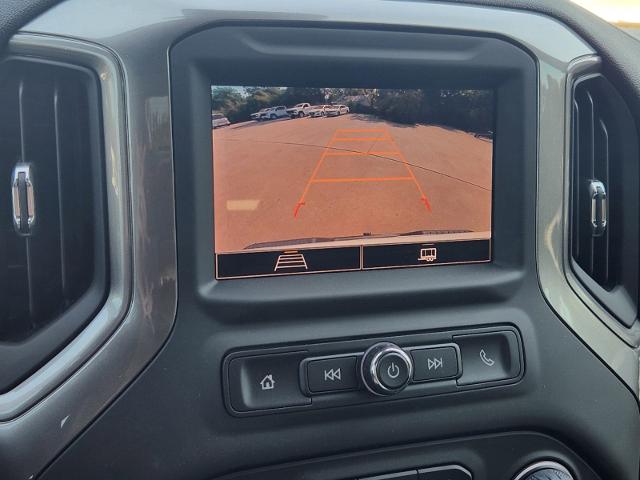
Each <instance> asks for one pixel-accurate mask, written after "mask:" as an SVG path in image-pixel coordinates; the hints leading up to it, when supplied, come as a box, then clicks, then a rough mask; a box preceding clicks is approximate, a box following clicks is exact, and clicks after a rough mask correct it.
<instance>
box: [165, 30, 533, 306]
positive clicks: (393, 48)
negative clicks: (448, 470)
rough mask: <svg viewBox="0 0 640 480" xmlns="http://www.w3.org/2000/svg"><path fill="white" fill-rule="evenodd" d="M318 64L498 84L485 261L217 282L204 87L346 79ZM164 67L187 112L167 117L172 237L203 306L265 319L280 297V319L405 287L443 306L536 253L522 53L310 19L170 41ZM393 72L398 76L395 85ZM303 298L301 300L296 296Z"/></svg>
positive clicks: (389, 78)
mask: <svg viewBox="0 0 640 480" xmlns="http://www.w3.org/2000/svg"><path fill="white" fill-rule="evenodd" d="M292 38H295V39H296V42H295V43H294V44H292V42H291V39H292ZM380 45H384V48H378V47H380ZM301 65H303V66H304V68H302V67H301ZM319 65H323V69H324V70H325V71H332V70H333V71H341V72H343V73H350V74H351V75H354V78H362V77H363V76H369V77H371V76H374V77H375V78H376V79H377V80H378V81H377V82H376V83H377V84H378V85H379V86H380V88H384V87H389V88H392V87H400V86H402V87H404V88H412V87H413V88H420V87H424V86H425V85H428V86H434V87H438V86H440V87H442V88H445V87H446V88H477V89H487V88H488V89H493V90H495V92H496V95H495V100H496V109H495V122H496V128H495V131H496V132H498V134H497V135H496V138H495V142H494V162H493V185H494V188H493V200H492V245H493V249H492V251H493V254H492V261H491V262H490V263H482V264H469V265H456V266H441V267H439V268H401V269H389V270H377V271H356V272H340V273H326V274H322V275H299V276H296V275H294V276H290V275H286V276H281V277H268V278H256V279H239V280H234V281H233V282H228V281H224V280H222V281H218V280H216V279H215V275H214V254H213V249H212V245H214V243H213V242H214V227H213V202H212V199H213V192H212V182H211V180H212V178H213V171H212V162H211V161H210V159H211V158H212V144H211V129H210V127H209V125H210V115H211V110H210V86H211V85H212V84H214V83H215V84H280V85H281V84H289V85H292V86H297V85H309V84H310V82H309V78H315V79H316V84H317V85H327V84H329V85H331V83H334V84H339V85H341V86H349V82H348V81H346V80H347V76H346V75H341V76H340V78H339V79H337V80H335V79H334V82H330V81H328V80H329V78H328V77H325V78H323V77H322V76H321V75H318V66H319ZM171 72H172V74H171V82H172V109H173V110H172V112H173V113H172V114H173V115H174V116H175V117H174V118H181V119H186V121H181V122H173V129H174V131H173V134H174V158H175V165H176V192H177V200H176V204H177V212H178V217H177V224H178V235H179V239H178V240H179V246H180V245H182V246H183V247H184V250H182V249H181V250H180V251H179V258H181V259H182V260H181V261H182V262H183V263H182V265H184V266H185V267H186V270H183V275H182V278H181V280H180V284H181V286H183V287H185V288H187V289H188V290H187V291H192V292H197V296H198V298H199V300H200V303H201V304H202V305H203V306H205V308H210V307H211V308H213V307H214V306H215V305H217V306H221V305H225V306H226V307H228V308H229V309H230V310H229V315H230V317H229V318H235V316H234V314H231V312H235V311H236V308H240V305H242V310H243V312H244V313H245V314H249V315H251V314H252V312H253V314H256V315H259V316H270V315H272V314H275V312H271V311H270V310H269V309H270V306H271V305H276V304H280V305H285V306H287V307H288V308H287V310H286V312H283V311H282V307H279V308H278V314H279V315H282V316H284V317H288V316H290V315H291V316H295V315H299V314H304V312H307V314H309V313H310V311H311V310H309V309H314V308H317V307H318V305H323V306H324V307H327V308H340V305H341V304H343V303H344V302H342V300H344V301H345V302H346V301H348V300H350V299H351V300H352V299H353V297H354V296H357V297H361V298H363V299H365V298H366V299H367V300H368V301H369V302H370V303H369V305H368V306H367V307H364V306H363V309H364V310H367V309H368V308H372V307H373V306H375V305H376V304H377V302H376V297H379V296H383V297H388V296H389V295H391V296H395V295H398V298H399V299H400V298H404V299H406V295H409V294H411V292H414V293H418V292H419V298H417V299H416V302H417V303H416V306H419V305H424V304H429V305H440V304H447V303H448V302H453V301H455V298H459V297H458V294H459V293H460V292H462V291H464V292H466V293H467V294H469V295H471V296H472V297H474V298H478V299H479V300H483V299H484V300H486V299H487V298H495V295H497V292H498V291H499V290H501V289H502V288H503V287H504V286H505V285H507V284H511V285H512V286H513V285H515V284H517V283H518V282H519V281H520V280H521V278H522V272H523V269H524V262H525V259H527V261H531V262H533V261H534V260H535V258H534V254H535V242H534V241H535V235H534V234H533V233H532V229H534V228H535V194H536V193H535V180H534V181H533V182H532V181H531V180H532V179H535V177H536V138H537V116H536V108H537V66H536V63H535V61H534V60H533V58H532V57H531V56H530V55H528V54H527V53H526V52H525V51H524V50H521V49H520V48H518V47H516V46H514V45H512V44H510V43H509V42H507V41H504V40H500V39H497V38H491V37H478V36H475V37H474V36H467V35H462V34H460V33H459V32H458V33H456V32H449V33H446V34H445V33H431V32H426V31H423V30H422V31H421V30H407V29H402V30H390V29H382V28H380V27H379V26H371V27H370V29H363V28H362V26H359V28H358V29H353V28H350V26H349V25H321V24H319V23H315V22H314V23H309V24H308V25H304V26H301V25H299V24H298V25H296V26H292V25H291V24H288V23H286V22H277V23H271V24H265V23H253V24H244V25H220V26H216V27H215V28H211V29H209V30H205V31H202V32H199V33H196V34H194V35H192V36H190V37H188V38H187V39H185V40H183V41H182V42H180V43H179V44H178V45H176V46H175V47H174V48H173V49H172V51H171ZM427 72H429V74H428V75H427ZM398 78H402V79H403V80H404V81H403V84H402V85H399V84H398V82H397V80H398ZM394 79H395V81H394ZM412 79H413V80H412ZM425 79H427V80H428V81H425ZM500 199H505V200H506V201H500ZM528 254H530V255H528ZM532 265H533V264H532ZM532 268H535V267H532ZM185 275H186V276H185ZM450 294H451V295H450ZM248 299H250V301H248ZM302 299H305V302H303V303H298V301H299V300H302ZM327 302H331V306H329V305H328V303H327ZM274 308H275V307H274ZM226 311H227V310H226V309H223V312H226ZM225 316H226V315H225Z"/></svg>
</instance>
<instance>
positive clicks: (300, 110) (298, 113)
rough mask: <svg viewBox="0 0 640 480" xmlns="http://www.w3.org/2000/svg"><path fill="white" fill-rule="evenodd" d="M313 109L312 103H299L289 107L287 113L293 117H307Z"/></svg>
mask: <svg viewBox="0 0 640 480" xmlns="http://www.w3.org/2000/svg"><path fill="white" fill-rule="evenodd" d="M310 109H311V104H310V103H298V104H297V105H294V106H293V107H291V108H287V113H288V114H289V115H290V116H291V118H295V117H300V118H301V117H305V116H307V115H308V114H309V110H310Z"/></svg>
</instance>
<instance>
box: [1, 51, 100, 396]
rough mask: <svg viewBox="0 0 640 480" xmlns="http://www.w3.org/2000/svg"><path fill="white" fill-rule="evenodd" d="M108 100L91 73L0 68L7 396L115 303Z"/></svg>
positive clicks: (33, 62)
mask: <svg viewBox="0 0 640 480" xmlns="http://www.w3.org/2000/svg"><path fill="white" fill-rule="evenodd" d="M98 98H99V91H98V84H97V81H96V78H95V76H94V75H92V74H91V73H90V72H89V71H87V70H84V69H81V68H77V67H74V66H71V65H66V64H58V63H53V62H47V61H44V60H37V59H26V58H10V59H8V60H6V61H4V62H2V63H1V64H0V105H2V108H0V365H2V368H1V369H0V392H2V391H5V390H7V389H9V388H11V387H12V386H13V385H15V384H16V383H17V382H19V381H21V380H22V379H24V378H25V377H26V376H27V375H28V374H29V373H31V372H32V371H33V370H35V369H36V368H38V367H39V366H40V365H42V364H43V363H44V362H45V361H46V360H48V359H49V358H51V356H53V355H54V354H55V353H57V352H58V351H59V350H60V349H61V348H62V347H63V346H64V345H65V344H66V343H67V342H68V341H69V340H70V339H71V338H72V337H73V335H74V334H76V333H77V332H78V330H79V329H81V328H82V327H83V326H84V325H85V324H86V322H87V321H88V320H89V319H90V318H91V317H92V315H94V313H95V312H96V310H97V309H98V308H99V307H100V305H101V303H102V302H103V300H104V298H105V290H106V283H107V268H106V245H105V238H106V237H105V233H106V221H105V213H104V191H103V178H104V174H103V172H102V160H101V158H102V152H101V150H102V148H101V141H100V138H101V137H100V120H99V119H100V115H99V108H98V106H99V103H98Z"/></svg>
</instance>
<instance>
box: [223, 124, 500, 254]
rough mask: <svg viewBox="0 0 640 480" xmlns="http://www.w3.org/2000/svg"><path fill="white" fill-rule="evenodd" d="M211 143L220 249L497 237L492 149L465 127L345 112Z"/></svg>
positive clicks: (244, 127) (249, 129)
mask: <svg viewBox="0 0 640 480" xmlns="http://www.w3.org/2000/svg"><path fill="white" fill-rule="evenodd" d="M213 144H214V188H215V213H216V215H215V226H216V250H217V251H218V252H233V251H239V250H243V249H245V248H247V247H249V246H251V245H255V244H263V243H265V242H277V241H284V240H296V239H300V241H299V244H307V243H309V242H308V241H307V240H304V239H309V238H310V237H323V238H333V237H345V236H358V235H362V234H372V235H378V234H394V233H395V234H398V233H406V232H414V231H422V230H430V231H433V230H438V231H450V230H465V231H472V232H474V234H473V235H471V236H472V237H473V238H488V237H489V236H490V234H489V232H490V230H491V197H492V193H491V188H492V150H493V146H492V142H491V141H490V140H487V139H483V138H476V137H475V136H474V135H473V134H470V133H467V132H463V131H460V130H455V129H451V128H448V127H440V126H433V125H417V126H413V125H411V126H409V125H400V124H394V123H391V122H386V121H382V120H379V119H377V118H376V117H372V116H367V115H361V114H347V115H342V116H339V117H333V118H300V119H294V120H276V121H271V122H260V123H258V122H246V123H242V124H236V125H231V126H229V127H225V128H220V129H216V130H215V131H214V132H213ZM263 246H264V245H263ZM274 247H276V245H274ZM288 247H289V246H288Z"/></svg>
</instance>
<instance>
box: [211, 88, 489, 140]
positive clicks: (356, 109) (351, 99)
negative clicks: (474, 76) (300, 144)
mask: <svg viewBox="0 0 640 480" xmlns="http://www.w3.org/2000/svg"><path fill="white" fill-rule="evenodd" d="M211 93H212V109H213V111H215V112H221V113H223V114H224V115H225V116H226V117H227V118H228V119H229V121H230V122H231V123H236V122H243V121H247V120H250V118H251V117H250V115H251V114H252V113H254V112H257V111H258V110H260V109H262V108H267V107H273V106H277V105H286V106H287V107H291V106H293V105H295V104H297V103H302V102H308V103H310V104H312V105H317V104H331V103H339V104H345V105H347V106H348V107H349V109H350V111H351V112H352V113H361V114H369V115H375V116H377V117H379V118H381V119H383V120H388V121H391V122H396V123H401V124H408V125H411V124H417V123H423V124H436V125H443V126H447V127H451V128H456V129H461V130H466V131H470V132H479V133H480V132H481V133H486V132H489V131H493V121H494V120H493V109H494V98H493V92H492V91H489V90H440V89H417V90H415V89H411V90H409V89H393V90H392V89H363V88H311V87H289V88H277V87H245V88H244V89H243V90H239V89H237V88H233V87H214V88H212V90H211Z"/></svg>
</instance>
